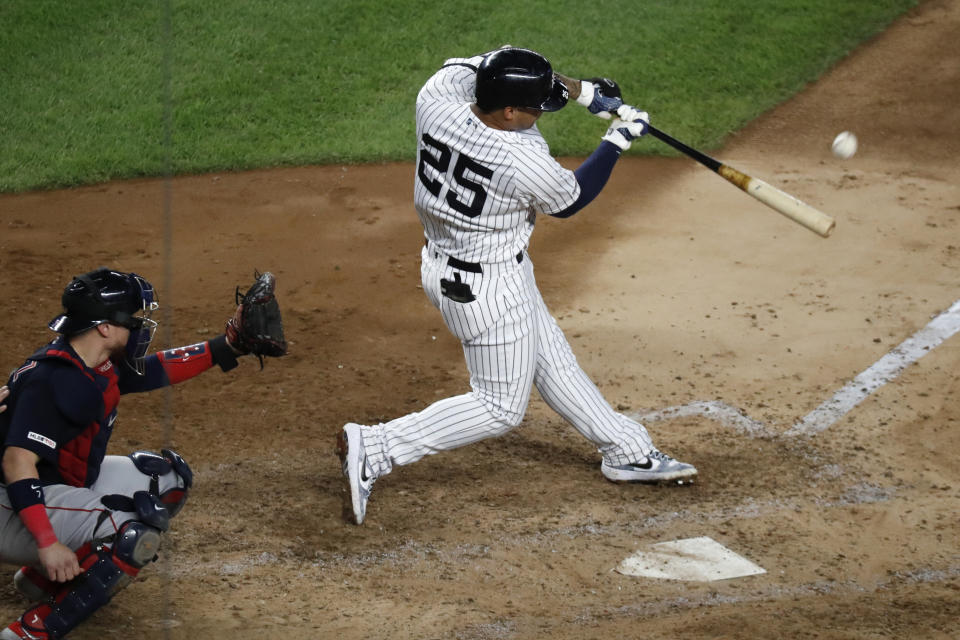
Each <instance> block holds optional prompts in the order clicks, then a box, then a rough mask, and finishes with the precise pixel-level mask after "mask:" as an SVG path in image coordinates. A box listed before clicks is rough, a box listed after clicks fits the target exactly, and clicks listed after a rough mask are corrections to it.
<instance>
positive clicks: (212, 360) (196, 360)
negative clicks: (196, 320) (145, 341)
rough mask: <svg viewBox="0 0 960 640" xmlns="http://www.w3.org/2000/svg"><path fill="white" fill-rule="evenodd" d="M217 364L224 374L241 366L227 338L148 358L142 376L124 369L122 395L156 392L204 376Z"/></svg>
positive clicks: (122, 369)
mask: <svg viewBox="0 0 960 640" xmlns="http://www.w3.org/2000/svg"><path fill="white" fill-rule="evenodd" d="M214 365H218V366H219V367H220V369H222V370H223V371H229V370H230V369H233V368H234V367H236V366H237V356H236V355H235V354H234V353H233V349H231V348H230V345H228V344H227V338H226V336H223V335H221V336H218V337H216V338H214V339H212V340H207V341H206V342H198V343H197V344H191V345H189V346H186V347H176V348H174V349H167V350H165V351H159V352H157V353H155V354H153V355H150V356H147V358H146V359H145V362H144V372H143V375H142V376H138V375H136V374H134V373H133V372H132V371H130V370H129V368H127V367H120V369H121V371H122V374H121V376H120V393H138V392H142V391H152V390H153V389H159V388H160V387H166V386H168V385H171V384H177V383H180V382H183V381H184V380H189V379H190V378H193V377H194V376H197V375H200V374H201V373H203V372H204V371H206V370H207V369H209V368H210V367H212V366H214Z"/></svg>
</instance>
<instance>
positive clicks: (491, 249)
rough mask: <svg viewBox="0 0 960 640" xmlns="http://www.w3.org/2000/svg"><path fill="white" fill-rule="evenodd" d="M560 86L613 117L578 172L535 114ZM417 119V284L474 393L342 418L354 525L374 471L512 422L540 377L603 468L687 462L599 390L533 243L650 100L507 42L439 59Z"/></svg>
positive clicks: (611, 154) (686, 471)
mask: <svg viewBox="0 0 960 640" xmlns="http://www.w3.org/2000/svg"><path fill="white" fill-rule="evenodd" d="M568 98H573V99H575V100H576V102H577V103H579V104H581V105H583V106H586V107H587V109H588V110H589V112H590V113H593V114H596V115H599V116H601V117H606V118H610V115H609V114H610V112H612V111H616V113H617V115H618V116H619V117H618V118H616V119H614V120H613V121H612V123H611V124H610V126H609V128H608V130H607V132H606V134H605V135H604V136H603V138H602V140H601V143H600V146H599V147H597V149H596V150H595V151H594V152H593V153H592V154H591V155H590V157H589V158H587V159H586V160H585V161H584V163H583V164H582V165H581V166H580V167H579V168H577V170H576V171H570V170H567V169H565V168H563V167H562V166H561V165H560V164H559V163H557V162H556V161H555V160H554V159H553V158H552V157H551V156H550V153H549V148H548V147H547V143H546V142H545V141H544V139H543V137H542V136H541V135H540V131H539V130H538V129H537V126H536V122H537V119H538V118H539V117H540V116H541V114H542V113H544V112H548V111H556V110H558V109H560V108H562V107H563V106H564V105H565V104H566V102H567V100H568ZM416 121H417V141H418V151H417V174H416V181H415V185H414V199H415V205H416V209H417V213H418V214H419V217H420V221H421V222H422V223H423V229H424V238H425V245H424V247H423V250H422V252H421V259H422V262H421V278H422V284H423V290H424V291H425V292H426V294H427V296H428V298H429V299H430V302H431V303H432V304H433V305H434V306H435V307H437V308H438V309H439V310H440V313H441V314H442V315H443V319H444V322H445V323H446V325H447V328H448V329H449V330H450V331H451V332H452V333H453V334H454V335H455V336H457V338H459V339H460V340H461V342H462V343H463V352H464V356H465V358H466V363H467V368H468V369H469V372H470V386H471V391H470V392H469V393H465V394H463V395H459V396H455V397H452V398H447V399H445V400H441V401H439V402H437V403H435V404H433V405H431V406H429V407H427V408H426V409H424V410H423V411H421V412H419V413H413V414H410V415H407V416H404V417H401V418H397V419H395V420H392V421H390V422H388V423H386V424H377V425H371V426H362V425H358V424H354V423H348V424H347V425H345V426H344V427H343V429H342V430H341V432H340V433H339V434H338V444H337V450H338V454H339V455H340V458H341V462H342V464H343V473H344V476H345V477H346V480H347V485H348V488H349V490H348V492H347V494H346V498H347V504H345V515H346V516H347V517H348V518H349V519H351V520H352V521H354V522H355V523H356V524H360V523H362V522H363V520H364V518H365V516H366V508H367V501H368V498H369V496H370V490H371V488H372V486H373V483H374V481H375V480H376V479H377V478H379V477H381V476H383V475H386V474H388V473H390V471H391V470H392V469H393V467H394V466H396V465H405V464H410V463H412V462H415V461H417V460H419V459H420V458H422V457H423V456H425V455H429V454H434V453H438V452H440V451H446V450H449V449H454V448H457V447H462V446H464V445H468V444H470V443H472V442H477V441H479V440H482V439H484V438H490V437H493V436H498V435H501V434H504V433H506V432H508V431H509V430H511V429H513V428H514V427H516V426H518V425H519V424H520V422H521V420H522V419H523V416H524V414H525V412H526V410H527V405H528V402H529V399H530V392H531V389H532V387H533V386H534V385H536V387H537V389H538V390H539V392H540V394H541V395H542V397H543V398H544V400H545V401H546V402H547V403H548V404H549V406H550V407H551V408H553V409H554V410H555V411H556V412H557V413H559V414H560V415H561V416H563V417H564V418H565V419H566V420H567V421H568V422H570V424H572V425H573V427H574V428H575V429H577V431H579V432H580V433H581V434H582V435H583V436H584V437H586V438H587V439H589V440H590V441H591V442H593V443H594V444H595V445H596V446H597V448H598V449H599V451H600V454H601V456H602V463H601V471H602V473H603V475H604V476H605V477H606V478H608V479H610V480H612V481H615V482H667V481H670V482H674V481H680V482H682V481H685V480H687V479H689V478H692V477H693V476H695V475H696V473H697V471H696V469H695V468H694V467H693V466H692V465H689V464H685V463H682V462H678V461H677V460H674V459H673V458H671V457H669V456H667V455H665V454H663V453H661V452H660V451H658V450H657V448H656V447H655V446H654V444H653V442H652V441H651V439H650V436H649V434H648V433H647V431H646V429H645V428H644V427H643V425H641V424H638V423H637V422H635V421H633V420H630V419H629V418H627V417H626V416H623V415H621V414H619V413H617V412H615V411H614V410H613V409H612V408H611V407H610V405H609V404H608V403H607V402H606V400H604V398H603V397H602V396H601V394H600V392H599V391H598V389H597V388H596V386H595V385H594V384H593V383H592V382H591V381H590V379H589V378H588V377H587V375H586V373H584V371H583V370H582V369H581V368H580V366H579V365H578V364H577V361H576V358H575V357H574V355H573V352H572V351H571V348H570V345H569V344H568V342H567V340H566V338H565V337H564V335H563V332H562V331H561V330H560V327H559V326H558V325H557V323H556V321H555V320H554V319H553V317H552V316H551V315H550V312H549V311H548V309H547V307H546V305H545V304H544V301H543V298H542V297H541V295H540V292H539V291H538V289H537V284H536V281H535V280H534V271H533V265H532V263H531V261H530V256H529V255H528V254H527V246H528V244H529V241H530V235H531V233H532V232H533V227H534V221H535V218H536V216H537V215H538V214H539V215H549V216H554V217H560V218H565V217H569V216H571V215H573V214H574V213H576V212H577V211H579V210H580V209H582V208H583V207H584V206H586V205H587V204H588V203H589V202H590V201H592V200H593V199H594V198H595V197H596V195H597V194H598V193H599V192H600V190H601V189H602V188H603V186H604V185H605V184H606V182H607V179H608V178H609V176H610V173H611V171H612V170H613V167H614V165H615V164H616V161H617V159H618V158H619V157H620V154H621V152H622V151H624V150H626V149H627V148H629V146H630V143H631V141H632V140H633V139H635V138H637V137H639V136H642V135H643V134H645V133H646V131H647V126H648V117H647V114H646V113H644V112H642V111H638V110H637V109H634V108H633V107H630V106H627V105H624V104H623V102H622V100H621V98H620V91H619V88H618V87H617V85H616V83H614V82H612V81H610V80H607V79H602V78H593V79H590V80H575V79H572V78H568V77H566V76H560V75H557V74H555V73H554V72H553V69H552V67H551V65H550V63H549V62H548V61H547V60H546V59H545V58H544V57H543V56H542V55H540V54H538V53H536V52H533V51H530V50H527V49H521V48H515V47H504V48H501V49H498V50H496V51H493V52H490V53H487V54H483V55H478V56H474V57H470V58H452V59H449V60H447V61H446V62H445V63H444V65H443V67H442V68H441V69H440V70H439V71H437V73H435V74H434V75H433V76H432V77H431V78H430V79H429V80H428V81H427V83H426V84H425V85H424V86H423V88H422V89H421V90H420V93H419V95H418V96H417V103H416Z"/></svg>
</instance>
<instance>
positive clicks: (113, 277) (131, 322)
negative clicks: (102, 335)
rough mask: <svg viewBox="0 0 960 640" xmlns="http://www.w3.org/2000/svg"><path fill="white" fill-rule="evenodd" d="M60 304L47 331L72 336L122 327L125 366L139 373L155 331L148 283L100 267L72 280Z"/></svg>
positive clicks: (153, 303) (153, 297) (153, 298)
mask: <svg viewBox="0 0 960 640" xmlns="http://www.w3.org/2000/svg"><path fill="white" fill-rule="evenodd" d="M60 302H61V304H63V313H61V314H60V315H58V316H57V317H56V318H54V319H53V320H51V321H50V324H49V327H50V329H52V330H53V331H56V332H57V333H62V334H63V335H66V336H72V335H76V334H78V333H81V332H82V331H86V330H87V329H90V328H91V327H94V326H96V325H98V324H101V323H104V322H108V323H110V324H116V325H120V326H121V327H126V328H127V329H129V330H130V339H129V340H128V341H127V362H128V363H129V364H130V366H131V367H133V369H134V370H135V371H137V372H138V373H143V358H144V356H145V355H146V354H147V349H148V348H149V346H150V341H151V340H153V334H154V332H155V331H156V328H157V323H156V322H154V321H153V320H151V319H150V315H151V314H152V313H153V311H154V310H156V309H157V307H158V306H159V305H158V303H157V299H156V295H155V294H154V291H153V286H152V285H151V284H150V283H149V282H147V281H146V280H145V279H143V278H141V277H140V276H138V275H137V274H135V273H123V272H121V271H113V270H111V269H107V268H106V267H101V268H99V269H96V270H94V271H90V272H89V273H85V274H83V275H80V276H75V277H74V278H73V280H72V281H71V282H70V284H68V285H67V287H66V288H65V289H64V290H63V295H62V296H61V298H60Z"/></svg>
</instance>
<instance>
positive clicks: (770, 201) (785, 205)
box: [648, 125, 837, 238]
mask: <svg viewBox="0 0 960 640" xmlns="http://www.w3.org/2000/svg"><path fill="white" fill-rule="evenodd" d="M648 132H649V133H650V135H652V136H653V137H654V138H657V139H658V140H661V141H663V142H665V143H667V144H668V145H670V146H671V147H673V148H674V149H676V150H677V151H680V152H681V153H683V154H685V155H687V156H689V157H691V158H693V159H694V160H696V161H697V162H699V163H700V164H702V165H703V166H705V167H707V168H708V169H710V170H711V171H713V172H714V173H717V174H719V175H720V176H722V177H723V178H725V179H726V180H727V181H728V182H731V183H733V184H735V185H736V186H738V187H740V189H742V190H743V191H745V192H747V194H749V195H751V196H753V197H754V198H756V199H757V200H759V201H760V202H762V203H763V204H765V205H767V206H768V207H770V208H771V209H773V210H774V211H777V212H779V213H781V214H783V215H785V216H786V217H788V218H790V219H791V220H793V221H794V222H796V223H797V224H800V225H802V226H804V227H806V228H807V229H810V230H811V231H813V232H814V233H817V234H819V235H820V236H822V237H824V238H826V237H827V236H829V235H830V232H831V231H833V228H834V227H835V226H836V224H837V223H836V221H835V220H834V219H833V218H831V217H830V216H828V215H827V214H825V213H823V212H822V211H818V210H817V209H814V208H813V207H811V206H810V205H808V204H807V203H806V202H803V201H801V200H799V199H797V198H794V197H793V196H792V195H790V194H789V193H784V192H783V191H780V190H779V189H777V188H776V187H773V186H771V185H769V184H767V183H766V182H764V181H763V180H759V179H757V178H754V177H751V176H748V175H747V174H745V173H743V172H742V171H737V170H736V169H734V168H733V167H731V166H728V165H725V164H723V163H722V162H720V161H719V160H715V159H714V158H711V157H710V156H708V155H707V154H705V153H701V152H700V151H697V150H696V149H694V148H693V147H689V146H687V145H685V144H684V143H682V142H680V141H679V140H677V139H676V138H674V137H673V136H670V135H668V134H666V133H664V132H663V131H661V130H660V129H657V128H656V127H654V126H653V125H649V128H648Z"/></svg>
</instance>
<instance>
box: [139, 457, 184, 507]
mask: <svg viewBox="0 0 960 640" xmlns="http://www.w3.org/2000/svg"><path fill="white" fill-rule="evenodd" d="M160 453H161V454H162V455H157V454H156V453H153V452H152V451H136V452H134V453H131V454H130V459H131V460H133V464H134V465H135V466H136V467H137V470H138V471H140V473H142V474H144V475H146V476H150V493H152V494H153V495H155V496H158V497H159V498H160V501H161V502H163V504H164V506H165V507H166V508H167V511H169V512H170V516H171V517H172V516H175V515H177V514H178V513H180V509H182V508H183V505H184V504H185V503H186V501H187V493H188V492H189V490H190V487H191V486H193V471H192V470H191V469H190V465H188V464H187V463H186V461H184V459H183V458H182V457H180V455H179V454H178V453H177V452H176V451H171V450H170V449H161V450H160ZM171 472H173V473H174V474H175V478H176V481H175V482H174V483H173V485H172V486H166V487H161V486H160V485H161V482H160V478H161V477H163V476H166V475H167V474H169V473H171ZM165 484H169V483H165Z"/></svg>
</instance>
